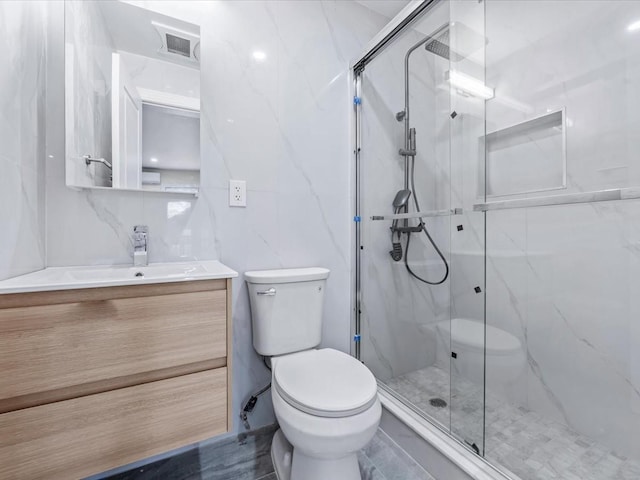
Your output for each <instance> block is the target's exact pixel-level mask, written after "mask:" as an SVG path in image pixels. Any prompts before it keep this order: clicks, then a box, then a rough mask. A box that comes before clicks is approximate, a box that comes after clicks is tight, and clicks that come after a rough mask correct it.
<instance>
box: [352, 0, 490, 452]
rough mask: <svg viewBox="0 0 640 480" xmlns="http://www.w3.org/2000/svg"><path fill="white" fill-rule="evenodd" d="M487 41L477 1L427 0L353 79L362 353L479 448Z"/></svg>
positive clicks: (402, 392)
mask: <svg viewBox="0 0 640 480" xmlns="http://www.w3.org/2000/svg"><path fill="white" fill-rule="evenodd" d="M485 43H486V42H485V37H484V5H483V4H482V3H477V2H453V1H440V2H436V3H435V4H434V5H432V6H431V7H430V8H428V9H427V10H426V12H424V13H422V14H421V15H420V16H419V17H418V18H417V19H415V20H414V21H413V22H412V23H411V24H410V25H409V26H408V27H407V28H406V29H405V30H404V31H403V32H402V33H401V34H400V35H398V36H396V37H395V38H394V40H393V41H392V42H391V43H389V44H388V45H387V46H386V47H385V49H384V51H382V52H381V53H380V54H379V55H378V56H377V57H375V58H374V59H373V60H372V61H371V62H370V63H368V64H367V65H366V67H365V69H364V70H363V71H362V72H361V73H360V75H359V80H358V81H359V86H360V87H359V88H360V90H359V91H360V97H361V104H360V106H359V107H358V108H359V125H360V129H359V130H360V139H359V148H360V157H359V179H358V181H359V185H360V194H359V201H360V211H359V215H360V217H361V237H360V245H358V255H359V259H360V273H359V285H360V289H359V297H358V298H359V306H360V320H361V330H360V333H361V347H360V359H361V360H362V361H363V362H364V363H365V364H366V365H367V366H368V367H369V368H370V369H371V370H372V371H373V372H374V374H375V375H376V377H377V378H378V379H379V380H380V381H381V383H382V384H383V385H384V386H385V388H386V389H387V390H388V391H389V392H390V393H392V394H393V395H395V396H396V397H397V398H399V399H400V400H401V401H402V402H404V403H405V404H408V405H410V406H411V407H412V408H413V409H414V410H415V411H417V412H418V413H420V414H421V415H423V416H424V417H425V418H426V419H427V420H429V421H431V422H432V423H434V424H436V425H437V426H439V427H440V428H442V429H444V430H445V431H447V432H449V433H451V434H452V435H453V436H454V437H455V438H457V439H458V440H460V442H461V443H463V444H464V445H466V446H467V447H468V448H469V449H470V450H472V451H475V452H476V453H478V454H481V455H482V454H483V452H484V338H485V328H484V295H485V285H484V237H485V234H484V216H485V214H484V213H483V212H473V205H474V204H477V203H479V202H484V201H485V192H484V145H483V138H484V104H485V101H486V96H485V95H484V94H485V93H486V92H485V91H486V90H488V89H487V88H486V87H485V86H484V48H485ZM405 69H406V72H407V73H408V75H405Z"/></svg>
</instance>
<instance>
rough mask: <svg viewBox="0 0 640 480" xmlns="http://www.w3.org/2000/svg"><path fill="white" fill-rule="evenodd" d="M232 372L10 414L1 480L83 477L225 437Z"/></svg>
mask: <svg viewBox="0 0 640 480" xmlns="http://www.w3.org/2000/svg"><path fill="white" fill-rule="evenodd" d="M226 370H227V369H226V368H219V369H216V370H209V371H205V372H200V373H194V374H191V375H184V376H181V377H176V378H171V379H168V380H162V381H158V382H151V383H146V384H143V385H137V386H134V387H128V388H122V389H119V390H113V391H110V392H105V393H100V394H96V395H88V396H86V397H81V398H75V399H72V400H66V401H64V402H56V403H51V404H48V405H42V406H38V407H33V408H27V409H23V410H18V411H15V412H9V413H4V414H2V415H0V478H3V479H30V480H37V479H47V480H49V479H53V478H55V479H77V478H83V477H87V476H89V475H92V474H96V473H100V472H103V471H105V470H109V469H111V468H115V467H118V466H120V465H126V464H127V463H131V462H134V461H136V460H140V459H143V458H147V457H150V456H152V455H156V454H159V453H162V452H166V451H169V450H172V449H175V448H178V447H181V446H185V445H189V444H191V443H195V442H198V441H202V440H204V439H206V438H210V437H213V436H215V435H219V434H221V433H224V432H226V430H227V371H226Z"/></svg>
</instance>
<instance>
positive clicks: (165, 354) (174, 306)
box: [0, 286, 227, 412]
mask: <svg viewBox="0 0 640 480" xmlns="http://www.w3.org/2000/svg"><path fill="white" fill-rule="evenodd" d="M158 287H159V286H154V288H153V289H152V290H145V287H144V286H136V287H130V288H129V293H130V298H122V297H123V296H124V297H126V295H123V294H121V295H114V296H115V297H119V298H109V297H108V294H107V293H105V291H108V290H110V289H95V290H96V291H95V292H89V293H88V294H87V295H88V296H83V295H80V297H75V298H77V299H78V300H80V301H78V302H75V303H56V302H55V301H54V302H52V303H53V304H48V305H38V306H23V307H14V308H4V309H2V308H0V371H2V373H3V374H2V376H0V412H6V411H11V410H15V409H17V408H25V407H30V406H34V405H41V404H44V403H48V402H51V401H59V400H64V399H68V398H73V397H76V396H80V395H87V394H92V393H97V392H101V391H106V390H111V389H115V388H121V387H125V386H130V385H135V384H138V383H144V382H148V381H153V380H159V379H163V378H169V377H174V376H177V375H183V374H188V373H193V372H197V371H202V370H205V369H210V368H216V367H220V366H224V365H226V356H227V291H226V290H204V291H195V292H188V293H183V292H180V293H170V292H172V291H174V290H171V287H170V286H168V287H166V288H167V289H168V290H165V291H164V292H169V293H167V294H162V293H163V290H162V289H161V288H160V289H159V288H158ZM117 291H119V292H121V293H122V290H121V289H120V290H117ZM84 292H87V290H85V291H84ZM145 292H146V293H147V295H145ZM55 293H56V292H51V293H48V294H47V295H50V296H51V295H53V296H54V297H55ZM60 293H61V294H64V295H67V296H69V293H68V292H60ZM91 295H99V296H100V297H98V299H95V298H96V297H92V296H91ZM134 295H135V296H134ZM67 299H68V298H67ZM0 300H1V299H0Z"/></svg>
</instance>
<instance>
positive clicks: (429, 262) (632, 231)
mask: <svg viewBox="0 0 640 480" xmlns="http://www.w3.org/2000/svg"><path fill="white" fill-rule="evenodd" d="M413 47H416V48H413ZM409 51H411V52H412V53H411V54H410V58H409V63H408V66H409V69H408V72H409V76H408V78H409V80H408V87H409V88H408V90H407V88H406V87H405V79H404V67H405V57H406V55H407V52H409ZM358 78H359V92H360V96H361V99H362V102H361V105H360V106H359V107H358V119H359V126H360V127H361V128H360V130H359V141H358V142H359V143H358V146H359V148H360V152H359V157H358V161H359V169H358V182H359V185H360V188H359V204H360V208H359V211H358V214H359V215H360V216H361V219H362V221H361V228H360V244H359V245H358V246H357V247H358V255H359V260H360V263H359V265H360V269H359V276H358V278H359V282H357V283H358V284H359V287H360V288H359V290H358V294H359V296H358V299H359V307H360V311H361V313H360V321H361V324H360V332H359V333H360V334H361V344H360V358H361V360H363V361H364V362H365V364H367V365H368V366H369V367H370V368H371V370H372V371H373V372H374V373H375V375H376V376H377V377H378V379H379V380H380V381H381V383H382V384H383V388H385V389H386V390H388V391H389V392H390V393H391V394H393V395H394V396H395V397H396V399H398V400H399V401H401V402H403V403H405V404H406V405H408V406H410V407H411V408H413V409H414V410H415V411H416V412H418V413H419V414H421V415H422V416H423V417H424V419H425V420H428V421H430V422H432V423H434V424H435V425H437V426H439V427H440V428H441V429H443V430H445V431H447V432H448V433H450V434H451V435H452V436H453V437H454V438H456V439H458V440H459V441H460V442H461V443H462V444H464V445H466V446H467V447H468V448H469V449H470V451H475V452H476V453H478V454H479V455H480V456H483V457H484V458H485V459H486V460H487V461H488V462H489V463H491V464H492V465H494V466H496V467H497V468H498V469H500V470H502V471H503V472H505V473H507V474H508V475H509V476H511V477H512V478H514V479H518V478H521V479H524V480H548V479H563V480H573V479H583V480H584V479H587V480H610V479H611V480H613V479H638V478H640V428H638V426H639V425H640V254H639V253H638V252H640V160H639V157H638V155H639V152H640V134H639V133H638V132H640V2H632V1H623V0H610V1H597V0H584V1H581V0H571V1H562V0H557V1H537V0H536V1H527V0H519V1H502V0H483V1H462V0H449V1H438V2H433V3H431V4H430V6H429V7H427V8H426V9H425V10H424V11H423V12H422V13H421V14H420V15H419V16H418V17H417V18H416V19H415V20H414V21H412V22H411V23H409V24H408V25H407V26H406V28H405V29H404V30H402V31H401V33H400V34H398V35H397V36H396V37H394V39H393V40H391V41H390V42H389V43H387V44H386V45H385V47H384V48H383V49H382V50H381V52H380V53H378V54H377V56H375V57H374V58H373V59H372V60H371V61H370V62H369V63H367V64H366V65H365V68H364V71H362V72H361V73H360V75H359V77H358ZM406 91H408V92H409V94H408V104H407V105H408V107H409V108H408V109H407V108H406V106H405V92H406ZM407 117H409V121H408V122H406V118H407ZM414 129H415V130H414ZM400 149H401V151H399V150H400ZM414 150H415V151H414ZM412 167H414V168H412ZM416 196H417V197H418V200H419V205H420V209H419V210H420V212H421V213H416V211H417V210H418V208H417V206H416V204H415V203H414V200H415V197H416ZM423 223H424V227H425V229H423ZM427 232H428V233H429V235H430V237H431V240H433V242H431V241H430V238H429V237H428V236H427V235H426V233H427ZM436 247H437V248H436ZM438 252H441V253H442V257H443V258H441V257H440V255H438ZM405 261H406V263H405ZM445 262H446V266H445ZM447 268H448V273H447ZM444 277H446V279H445V278H444ZM442 279H444V281H440V280H442ZM423 280H427V281H429V282H431V284H428V283H425V282H424V281H423Z"/></svg>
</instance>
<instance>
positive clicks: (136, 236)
mask: <svg viewBox="0 0 640 480" xmlns="http://www.w3.org/2000/svg"><path fill="white" fill-rule="evenodd" d="M148 233H149V227H147V226H146V225H136V226H135V227H133V246H134V248H144V249H146V248H147V234H148Z"/></svg>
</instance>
